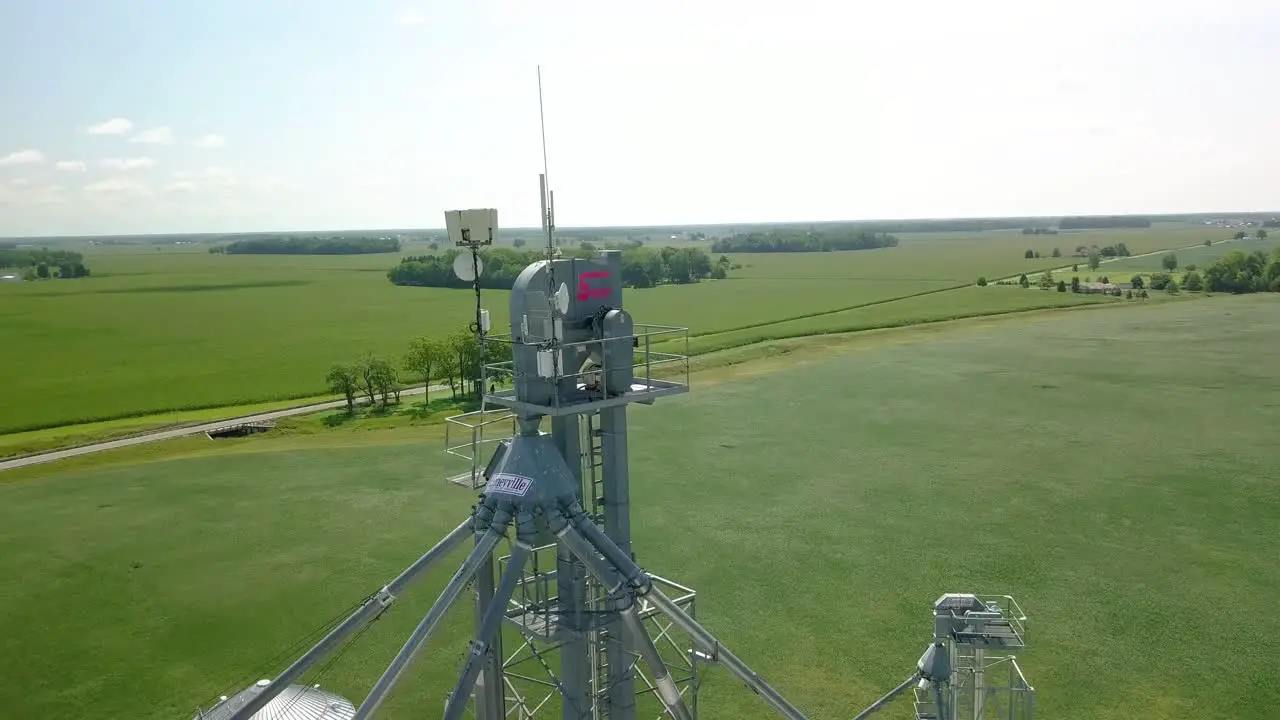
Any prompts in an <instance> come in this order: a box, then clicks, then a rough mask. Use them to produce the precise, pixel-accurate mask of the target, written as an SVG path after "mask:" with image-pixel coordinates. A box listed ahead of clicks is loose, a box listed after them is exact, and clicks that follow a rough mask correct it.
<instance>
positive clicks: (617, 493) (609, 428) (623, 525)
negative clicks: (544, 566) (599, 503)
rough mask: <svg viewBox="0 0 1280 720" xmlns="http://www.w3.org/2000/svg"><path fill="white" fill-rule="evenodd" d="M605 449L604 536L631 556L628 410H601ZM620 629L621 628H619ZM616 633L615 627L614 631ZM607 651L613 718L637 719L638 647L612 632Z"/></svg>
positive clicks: (623, 635)
mask: <svg viewBox="0 0 1280 720" xmlns="http://www.w3.org/2000/svg"><path fill="white" fill-rule="evenodd" d="M600 430H601V435H602V440H603V443H602V446H601V449H602V451H603V455H604V467H603V471H604V533H605V535H608V536H609V539H610V540H612V541H613V543H614V545H616V546H618V548H619V549H620V550H622V552H624V553H626V554H627V555H628V556H629V555H630V554H631V487H630V478H629V477H628V473H627V468H628V464H627V409H626V406H619V407H611V408H606V409H603V410H601V411H600ZM617 629H618V630H620V629H621V628H617ZM611 630H613V628H611ZM610 635H611V637H610V638H609V641H608V643H607V649H606V650H605V655H606V660H607V662H608V663H609V718H610V720H634V719H635V716H636V690H635V671H634V670H633V669H632V659H633V658H634V657H635V647H634V643H633V642H632V639H631V634H630V633H627V632H610Z"/></svg>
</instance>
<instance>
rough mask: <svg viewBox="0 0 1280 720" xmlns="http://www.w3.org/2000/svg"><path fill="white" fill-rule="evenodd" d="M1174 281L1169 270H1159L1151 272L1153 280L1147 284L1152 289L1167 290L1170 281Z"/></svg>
mask: <svg viewBox="0 0 1280 720" xmlns="http://www.w3.org/2000/svg"><path fill="white" fill-rule="evenodd" d="M1171 282H1173V276H1172V275H1170V274H1169V273H1167V272H1158V273H1152V274H1151V282H1149V283H1148V284H1147V285H1148V287H1150V288H1151V289H1152V290H1165V289H1167V288H1168V287H1169V283H1171Z"/></svg>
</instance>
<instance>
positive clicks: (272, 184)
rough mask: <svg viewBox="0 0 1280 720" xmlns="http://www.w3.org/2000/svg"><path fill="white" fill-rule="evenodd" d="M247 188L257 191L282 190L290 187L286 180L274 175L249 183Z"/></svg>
mask: <svg viewBox="0 0 1280 720" xmlns="http://www.w3.org/2000/svg"><path fill="white" fill-rule="evenodd" d="M249 187H251V188H253V189H254V190H259V191H269V190H283V189H285V188H287V187H290V183H289V181H288V180H285V179H284V178H281V177H276V176H275V175H267V176H266V177H261V178H258V179H257V180H254V181H252V182H250V183H249Z"/></svg>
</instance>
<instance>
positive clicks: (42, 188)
mask: <svg viewBox="0 0 1280 720" xmlns="http://www.w3.org/2000/svg"><path fill="white" fill-rule="evenodd" d="M63 202H66V198H64V197H63V196H62V186H61V185H37V184H35V183H32V182H30V181H29V180H27V178H15V179H13V180H10V181H9V182H8V183H7V184H3V185H0V205H16V206H19V207H34V206H37V205H57V204H59V203H63Z"/></svg>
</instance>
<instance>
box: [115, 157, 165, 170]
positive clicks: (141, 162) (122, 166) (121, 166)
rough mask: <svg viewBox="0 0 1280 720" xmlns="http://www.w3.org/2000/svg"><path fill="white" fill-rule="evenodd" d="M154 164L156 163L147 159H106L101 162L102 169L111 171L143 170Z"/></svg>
mask: <svg viewBox="0 0 1280 720" xmlns="http://www.w3.org/2000/svg"><path fill="white" fill-rule="evenodd" d="M155 164H156V161H155V160H152V159H151V158H149V157H135V158H107V159H106V160H103V161H102V165H103V167H108V168H111V169H112V170H145V169H147V168H149V167H151V166H153V165H155Z"/></svg>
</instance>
